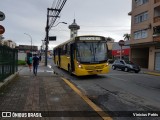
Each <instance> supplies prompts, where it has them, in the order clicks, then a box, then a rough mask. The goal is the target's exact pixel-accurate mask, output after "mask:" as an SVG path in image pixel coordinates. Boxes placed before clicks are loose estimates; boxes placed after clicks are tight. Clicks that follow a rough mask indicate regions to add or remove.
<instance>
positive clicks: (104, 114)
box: [62, 78, 112, 120]
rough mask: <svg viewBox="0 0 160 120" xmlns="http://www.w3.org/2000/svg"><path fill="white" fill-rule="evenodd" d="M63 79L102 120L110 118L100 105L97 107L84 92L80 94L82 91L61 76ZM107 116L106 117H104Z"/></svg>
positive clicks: (109, 119)
mask: <svg viewBox="0 0 160 120" xmlns="http://www.w3.org/2000/svg"><path fill="white" fill-rule="evenodd" d="M62 79H63V80H64V82H65V83H67V84H68V85H69V86H70V87H71V88H72V89H73V90H74V91H75V92H76V93H77V94H78V95H79V96H80V97H81V98H83V100H84V101H86V102H87V103H88V105H89V106H90V107H91V108H92V109H93V110H94V111H96V112H97V113H98V114H99V115H100V116H101V117H102V119H103V120H112V118H111V117H109V115H108V114H107V113H105V112H104V111H103V110H102V109H101V108H100V107H98V106H97V105H96V104H94V103H93V102H92V101H91V100H90V99H89V98H88V97H87V96H85V95H84V94H82V92H81V91H80V90H79V89H78V88H77V87H76V86H75V85H73V84H72V83H71V82H69V80H67V79H65V78H62ZM106 116H108V117H106Z"/></svg>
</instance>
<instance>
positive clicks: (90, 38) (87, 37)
mask: <svg viewBox="0 0 160 120" xmlns="http://www.w3.org/2000/svg"><path fill="white" fill-rule="evenodd" d="M79 40H102V38H101V37H94V36H91V37H90V36H85V37H79Z"/></svg>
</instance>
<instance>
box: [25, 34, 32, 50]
mask: <svg viewBox="0 0 160 120" xmlns="http://www.w3.org/2000/svg"><path fill="white" fill-rule="evenodd" d="M24 34H25V35H27V36H29V37H30V39H31V53H32V37H31V35H29V34H27V33H24Z"/></svg>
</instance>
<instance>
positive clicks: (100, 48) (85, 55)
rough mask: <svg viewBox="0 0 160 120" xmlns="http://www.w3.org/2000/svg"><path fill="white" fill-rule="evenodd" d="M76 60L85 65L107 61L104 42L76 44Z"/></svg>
mask: <svg viewBox="0 0 160 120" xmlns="http://www.w3.org/2000/svg"><path fill="white" fill-rule="evenodd" d="M77 60H78V61H79V62H86V63H99V62H102V61H107V47H106V43H105V42H81V43H77Z"/></svg>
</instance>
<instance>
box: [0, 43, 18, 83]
mask: <svg viewBox="0 0 160 120" xmlns="http://www.w3.org/2000/svg"><path fill="white" fill-rule="evenodd" d="M17 71H18V51H17V50H16V49H12V48H9V47H7V46H1V45H0V82H2V81H3V80H4V79H5V78H7V77H8V76H10V75H11V74H14V73H15V72H17Z"/></svg>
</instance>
